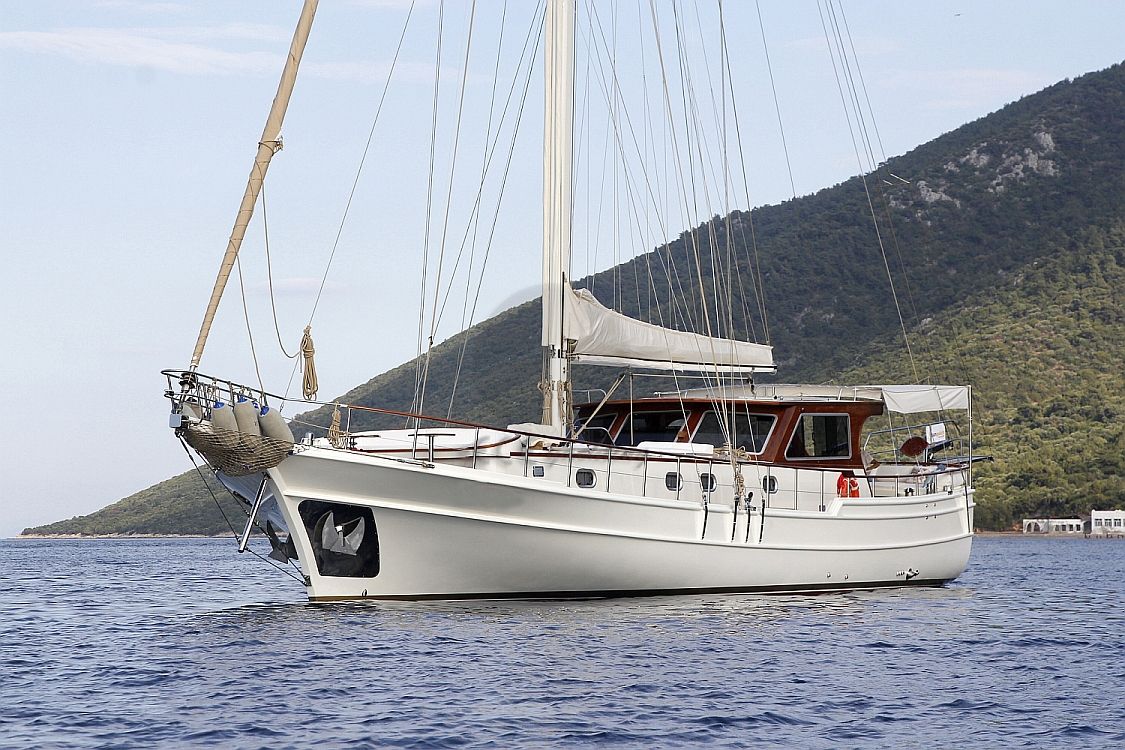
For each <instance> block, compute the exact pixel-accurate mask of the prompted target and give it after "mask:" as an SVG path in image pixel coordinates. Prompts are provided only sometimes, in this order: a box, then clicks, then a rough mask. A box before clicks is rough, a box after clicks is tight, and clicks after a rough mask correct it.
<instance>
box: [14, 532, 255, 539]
mask: <svg viewBox="0 0 1125 750" xmlns="http://www.w3.org/2000/svg"><path fill="white" fill-rule="evenodd" d="M254 536H259V535H258V534H255V535H254ZM231 538H232V537H231V535H230V534H229V533H226V534H17V535H16V536H12V537H8V539H90V540H99V539H231Z"/></svg>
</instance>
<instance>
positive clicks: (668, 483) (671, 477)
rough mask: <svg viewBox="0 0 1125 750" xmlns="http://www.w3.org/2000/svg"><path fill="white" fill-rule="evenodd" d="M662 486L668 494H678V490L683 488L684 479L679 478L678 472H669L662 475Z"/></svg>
mask: <svg viewBox="0 0 1125 750" xmlns="http://www.w3.org/2000/svg"><path fill="white" fill-rule="evenodd" d="M664 486H665V487H666V488H668V491H669V492H679V490H680V488H681V487H683V486H684V478H683V477H682V476H680V472H678V471H670V472H668V473H667V474H665V475H664Z"/></svg>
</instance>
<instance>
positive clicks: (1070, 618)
mask: <svg viewBox="0 0 1125 750" xmlns="http://www.w3.org/2000/svg"><path fill="white" fill-rule="evenodd" d="M595 743H596V744H599V745H607V746H625V747H688V746H700V745H707V746H709V747H762V746H784V747H802V748H805V747H808V748H817V747H824V748H839V747H894V748H904V747H974V748H975V747H1022V746H1026V747H1052V746H1054V747H1066V748H1088V747H1125V542H1117V541H1095V540H1082V539H1062V540H1060V539H1007V538H1005V539H999V538H981V539H978V540H976V543H975V547H974V550H973V557H972V560H971V563H970V567H969V570H968V571H967V572H966V573H965V575H964V576H962V577H961V578H960V579H959V580H958V581H956V582H955V583H953V584H950V585H948V586H946V587H943V588H916V589H902V590H878V591H869V592H863V591H861V592H853V593H846V594H823V595H817V596H789V595H787V596H748V595H735V596H682V597H659V598H647V599H618V600H598V601H571V602H549V601H539V602H475V603H474V602H459V603H423V604H413V603H391V604H387V603H341V604H309V603H307V602H306V601H305V596H304V589H303V588H302V587H301V586H300V585H299V584H297V583H296V582H294V581H293V580H291V579H289V578H287V577H285V576H284V575H282V574H281V573H279V572H278V571H276V570H274V569H273V568H271V567H269V566H268V565H266V564H264V563H263V562H262V561H261V560H259V559H257V558H255V557H253V556H252V555H250V554H245V555H238V554H236V552H235V549H234V544H233V542H231V541H229V540H191V539H181V540H101V541H96V540H73V541H54V540H13V541H0V746H2V747H5V748H7V747H29V748H32V747H34V748H41V747H114V748H150V747H191V746H219V747H237V748H240V749H242V750H248V749H250V748H269V749H270V750H274V749H276V748H286V747H311V746H314V745H315V746H317V747H322V748H334V747H344V746H347V747H380V748H382V747H498V748H507V747H547V746H563V747H565V746H575V745H591V744H595Z"/></svg>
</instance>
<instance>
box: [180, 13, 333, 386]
mask: <svg viewBox="0 0 1125 750" xmlns="http://www.w3.org/2000/svg"><path fill="white" fill-rule="evenodd" d="M316 4H317V0H305V5H304V7H303V8H302V9H301V17H300V19H299V20H298V21H297V28H296V30H295V31H294V32H293V42H292V43H291V44H290V45H289V57H288V58H286V60H285V68H284V70H282V73H281V82H280V83H278V85H277V93H276V94H275V95H274V97H273V106H272V107H270V114H269V117H268V118H266V126H265V128H264V129H263V130H262V138H261V140H259V141H258V153H257V155H256V156H255V157H254V166H253V167H252V168H251V169H250V179H249V180H248V181H247V183H246V192H245V193H244V194H243V196H242V204H241V205H240V206H239V207H238V214H237V215H236V216H235V219H234V228H233V229H232V230H231V233H230V240H228V241H227V252H226V254H225V255H224V256H223V262H222V264H221V265H220V266H219V275H218V276H217V277H216V278H215V286H214V287H213V288H212V289H211V300H210V302H208V303H207V312H206V313H205V314H204V316H203V324H202V325H200V327H199V336H198V337H197V338H196V340H195V350H194V351H193V352H192V354H191V369H192V370H195V369H196V368H197V367H199V360H200V359H201V358H202V357H203V348H204V347H205V346H206V345H207V335H208V334H209V333H210V332H211V323H212V322H213V321H214V320H215V312H216V311H217V310H218V309H219V300H221V299H222V297H223V290H224V289H226V286H227V279H229V278H230V272H231V269H232V268H233V267H234V261H235V259H237V258H238V250H239V248H241V247H242V238H243V237H244V236H245V235H246V227H247V225H248V224H249V223H250V219H251V217H253V215H254V205H255V204H256V203H257V202H258V193H259V192H261V190H262V182H264V181H265V179H266V171H267V170H268V169H269V166H270V159H272V158H273V155H274V154H276V153H277V152H278V151H280V150H281V123H282V121H283V120H284V119H285V110H286V108H287V107H288V106H289V97H290V96H291V95H292V93H293V84H294V82H295V81H296V80H297V67H298V66H299V65H300V64H301V55H302V54H303V53H304V51H305V42H306V41H307V40H308V38H309V29H310V28H312V22H313V15H314V14H315V13H316Z"/></svg>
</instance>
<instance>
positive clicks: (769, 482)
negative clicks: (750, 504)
mask: <svg viewBox="0 0 1125 750" xmlns="http://www.w3.org/2000/svg"><path fill="white" fill-rule="evenodd" d="M762 491H763V492H765V493H766V494H770V495H772V494H773V493H775V492H777V478H776V477H762Z"/></svg>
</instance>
